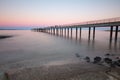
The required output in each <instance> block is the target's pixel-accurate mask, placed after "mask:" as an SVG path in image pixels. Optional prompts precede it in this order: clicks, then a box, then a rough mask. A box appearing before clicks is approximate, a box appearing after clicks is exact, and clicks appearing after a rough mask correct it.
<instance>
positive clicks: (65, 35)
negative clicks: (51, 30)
mask: <svg viewBox="0 0 120 80" xmlns="http://www.w3.org/2000/svg"><path fill="white" fill-rule="evenodd" d="M65 36H66V28H65Z"/></svg>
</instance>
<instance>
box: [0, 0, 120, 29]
mask: <svg viewBox="0 0 120 80" xmlns="http://www.w3.org/2000/svg"><path fill="white" fill-rule="evenodd" d="M114 17H120V0H0V27H14V26H15V27H26V26H27V27H36V26H42V27H43V26H50V25H63V24H71V23H79V22H84V21H91V20H99V19H106V18H114Z"/></svg>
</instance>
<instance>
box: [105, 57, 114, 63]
mask: <svg viewBox="0 0 120 80" xmlns="http://www.w3.org/2000/svg"><path fill="white" fill-rule="evenodd" d="M104 62H105V63H107V64H111V63H112V59H110V58H104Z"/></svg>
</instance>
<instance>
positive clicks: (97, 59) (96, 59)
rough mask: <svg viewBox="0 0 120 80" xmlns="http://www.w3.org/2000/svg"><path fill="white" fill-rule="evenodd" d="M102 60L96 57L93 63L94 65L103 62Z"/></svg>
mask: <svg viewBox="0 0 120 80" xmlns="http://www.w3.org/2000/svg"><path fill="white" fill-rule="evenodd" d="M101 60H102V58H101V57H98V56H96V57H95V58H94V62H93V63H99V62H101Z"/></svg>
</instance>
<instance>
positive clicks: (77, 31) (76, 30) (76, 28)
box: [76, 27, 78, 39]
mask: <svg viewBox="0 0 120 80" xmlns="http://www.w3.org/2000/svg"><path fill="white" fill-rule="evenodd" d="M77 33H78V28H77V27H76V39H77V36H78V35H77Z"/></svg>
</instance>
